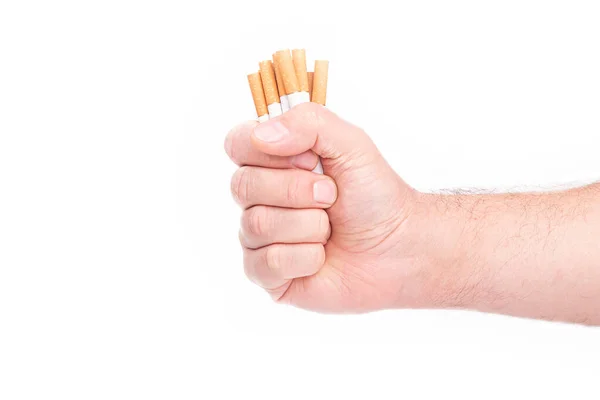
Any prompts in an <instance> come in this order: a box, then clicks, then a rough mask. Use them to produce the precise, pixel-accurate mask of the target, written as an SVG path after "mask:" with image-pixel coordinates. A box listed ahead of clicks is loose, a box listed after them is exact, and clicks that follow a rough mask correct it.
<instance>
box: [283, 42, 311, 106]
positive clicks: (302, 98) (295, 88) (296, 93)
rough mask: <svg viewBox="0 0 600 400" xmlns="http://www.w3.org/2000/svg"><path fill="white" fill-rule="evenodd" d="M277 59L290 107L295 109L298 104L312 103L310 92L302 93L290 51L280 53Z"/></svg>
mask: <svg viewBox="0 0 600 400" xmlns="http://www.w3.org/2000/svg"><path fill="white" fill-rule="evenodd" d="M276 59H277V62H278V63H279V71H280V72H281V78H282V80H283V86H284V87H285V92H286V94H287V97H288V101H289V103H290V107H294V106H295V105H296V104H300V103H305V102H307V101H310V98H309V96H308V92H301V91H300V84H299V82H298V77H297V76H296V71H295V69H294V63H293V61H292V57H291V55H290V51H289V50H280V51H278V52H277V53H276ZM307 79H308V78H307Z"/></svg>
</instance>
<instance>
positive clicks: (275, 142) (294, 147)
mask: <svg viewBox="0 0 600 400" xmlns="http://www.w3.org/2000/svg"><path fill="white" fill-rule="evenodd" d="M253 129H254V132H253V134H252V136H251V140H252V145H253V146H254V147H255V148H256V149H258V150H259V151H261V152H264V153H267V154H272V155H277V156H290V155H295V154H301V153H303V152H305V151H307V150H311V149H312V150H314V151H315V153H317V154H318V155H320V156H322V157H324V158H329V159H337V158H339V157H341V156H344V155H349V154H359V155H362V154H366V155H368V154H369V153H371V152H374V151H375V152H376V148H375V145H374V144H373V142H372V141H371V140H370V138H369V137H368V136H367V134H366V133H365V132H364V131H363V130H362V129H360V128H358V127H356V126H354V125H352V124H350V123H349V122H346V121H344V120H342V119H341V118H340V117H338V116H337V115H335V114H334V113H333V112H331V111H329V110H328V109H327V108H325V107H323V106H321V105H319V104H316V103H305V104H299V105H297V106H296V107H294V108H292V109H291V110H290V111H288V112H286V113H284V114H282V115H281V116H279V117H276V118H273V119H271V120H269V121H266V122H264V123H262V124H260V125H254V126H253Z"/></svg>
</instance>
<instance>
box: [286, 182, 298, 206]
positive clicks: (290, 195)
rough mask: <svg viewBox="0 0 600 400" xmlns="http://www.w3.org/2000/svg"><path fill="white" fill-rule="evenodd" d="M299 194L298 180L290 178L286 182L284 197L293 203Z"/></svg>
mask: <svg viewBox="0 0 600 400" xmlns="http://www.w3.org/2000/svg"><path fill="white" fill-rule="evenodd" d="M299 195H300V180H299V179H295V178H292V179H290V181H289V182H288V185H287V191H286V194H285V199H286V201H287V202H288V203H290V204H295V203H296V202H297V201H298V198H299Z"/></svg>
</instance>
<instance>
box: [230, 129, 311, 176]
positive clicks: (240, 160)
mask: <svg viewBox="0 0 600 400" xmlns="http://www.w3.org/2000/svg"><path fill="white" fill-rule="evenodd" d="M257 125H258V122H256V121H249V122H246V123H243V124H241V125H238V126H236V127H235V128H233V129H232V130H231V131H230V132H229V133H228V134H227V137H226V138H225V151H226V152H227V155H228V156H229V158H231V160H232V161H233V162H234V163H236V164H237V165H239V166H242V165H253V166H258V167H266V168H300V169H306V170H308V171H312V170H313V169H314V168H315V166H316V165H317V161H318V157H317V155H316V154H315V153H314V152H312V151H310V150H309V151H305V152H301V153H298V154H297V155H295V154H294V155H292V156H290V157H287V156H278V155H271V154H267V153H265V152H262V151H260V150H258V149H257V148H256V147H254V146H252V143H251V142H250V136H251V135H252V132H254V128H255V127H256V126H257Z"/></svg>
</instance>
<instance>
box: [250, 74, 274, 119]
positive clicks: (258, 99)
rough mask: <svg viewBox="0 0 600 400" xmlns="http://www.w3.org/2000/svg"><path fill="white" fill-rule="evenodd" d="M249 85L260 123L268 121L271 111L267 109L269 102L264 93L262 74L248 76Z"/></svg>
mask: <svg viewBox="0 0 600 400" xmlns="http://www.w3.org/2000/svg"><path fill="white" fill-rule="evenodd" d="M248 84H249V85H250V91H251V92H252V99H253V100H254V107H255V108H256V115H257V116H258V122H265V121H268V120H269V110H268V108H267V101H266V99H265V92H264V91H263V86H262V81H261V79H260V73H258V72H255V73H253V74H250V75H248Z"/></svg>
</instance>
